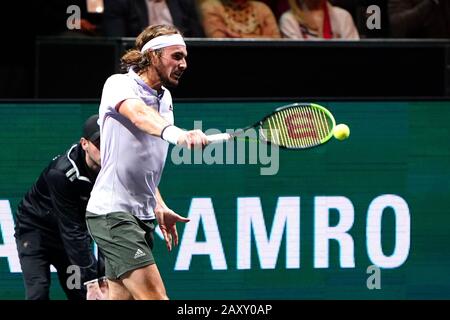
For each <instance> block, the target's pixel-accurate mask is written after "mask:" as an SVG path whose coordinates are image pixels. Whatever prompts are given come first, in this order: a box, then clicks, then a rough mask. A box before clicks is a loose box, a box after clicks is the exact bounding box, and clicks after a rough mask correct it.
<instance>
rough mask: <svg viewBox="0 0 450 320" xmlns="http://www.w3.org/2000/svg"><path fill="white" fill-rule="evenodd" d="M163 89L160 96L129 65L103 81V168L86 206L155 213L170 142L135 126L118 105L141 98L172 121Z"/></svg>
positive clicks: (143, 215) (151, 215) (145, 216)
mask: <svg viewBox="0 0 450 320" xmlns="http://www.w3.org/2000/svg"><path fill="white" fill-rule="evenodd" d="M163 89H164V91H163V93H162V94H160V95H158V93H157V91H156V90H153V89H152V88H150V87H149V86H148V85H147V84H146V83H145V82H144V81H143V80H142V79H141V78H140V77H139V76H138V75H137V74H136V73H135V72H134V71H133V70H131V69H130V71H129V72H128V73H127V74H115V75H112V76H111V77H109V78H108V79H107V80H106V82H105V85H104V87H103V93H102V99H101V102H100V108H99V125H100V137H101V138H100V152H101V170H100V173H99V174H98V177H97V180H96V181H95V185H94V188H93V190H92V193H91V197H90V199H89V203H88V206H87V211H89V212H92V213H95V214H107V213H111V212H117V211H122V212H129V213H131V214H133V215H135V216H137V217H138V218H140V219H143V220H148V219H153V218H154V217H155V215H154V213H153V208H154V207H155V205H156V200H155V191H156V188H157V186H158V184H159V181H160V179H161V174H162V171H163V168H164V163H165V161H166V157H167V151H168V147H169V144H168V142H166V141H164V140H162V139H161V138H159V137H155V136H152V135H149V134H147V133H144V132H143V131H141V130H139V129H138V128H137V127H136V126H135V125H133V124H132V123H131V121H130V120H128V119H127V118H125V117H124V116H122V115H121V114H120V113H119V112H118V111H117V108H116V107H117V106H118V105H119V103H121V102H122V101H124V100H127V99H140V100H142V101H143V102H144V103H145V104H146V105H147V106H148V107H149V108H154V109H155V110H157V111H158V112H159V113H160V115H161V116H162V117H163V118H165V119H166V120H167V121H168V122H169V123H171V124H173V123H174V119H173V112H172V109H173V108H172V96H171V94H170V92H169V90H167V89H165V88H163Z"/></svg>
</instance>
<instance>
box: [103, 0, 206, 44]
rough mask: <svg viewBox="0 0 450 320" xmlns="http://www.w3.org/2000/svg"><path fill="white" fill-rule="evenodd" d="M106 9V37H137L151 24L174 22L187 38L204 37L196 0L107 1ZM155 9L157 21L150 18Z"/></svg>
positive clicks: (104, 25)
mask: <svg viewBox="0 0 450 320" xmlns="http://www.w3.org/2000/svg"><path fill="white" fill-rule="evenodd" d="M152 6H158V8H152ZM161 6H162V7H161ZM104 8H105V9H104V12H103V28H104V34H105V36H107V37H137V36H138V35H139V34H140V33H141V32H142V30H144V29H145V28H146V27H148V26H149V25H152V24H170V25H174V26H175V27H176V28H177V29H178V30H180V31H181V33H182V34H183V36H184V37H191V38H199V37H204V36H205V33H204V32H203V27H202V25H201V24H200V20H199V16H198V12H197V6H196V1H195V0H104ZM163 8H164V9H166V10H164V9H163ZM155 10H157V11H156V12H154V14H155V16H154V17H153V18H155V19H157V20H158V21H155V20H154V19H152V17H150V15H151V13H152V11H155ZM161 19H163V20H161ZM167 19H169V20H171V23H169V22H168V21H167Z"/></svg>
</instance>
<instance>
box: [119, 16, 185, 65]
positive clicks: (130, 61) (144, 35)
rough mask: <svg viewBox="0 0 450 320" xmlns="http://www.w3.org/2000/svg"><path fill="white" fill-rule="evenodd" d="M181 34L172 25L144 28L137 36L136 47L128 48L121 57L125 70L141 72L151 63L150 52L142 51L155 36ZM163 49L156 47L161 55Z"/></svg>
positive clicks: (157, 52) (121, 63)
mask: <svg viewBox="0 0 450 320" xmlns="http://www.w3.org/2000/svg"><path fill="white" fill-rule="evenodd" d="M177 33H178V34H181V32H180V31H179V30H178V29H177V28H175V27H174V26H171V25H162V24H161V25H152V26H149V27H147V28H145V29H144V31H142V32H141V33H140V34H139V35H138V36H137V38H136V42H135V48H134V49H131V50H128V51H127V52H126V53H125V54H124V55H123V56H122V58H121V59H120V65H121V68H122V69H123V70H128V69H129V68H133V69H134V71H135V72H137V73H140V72H142V71H144V70H145V69H147V68H148V67H149V66H150V65H151V58H150V52H151V50H147V51H145V52H144V53H141V49H142V47H143V46H144V45H145V44H146V43H147V42H149V41H150V40H152V39H153V38H156V37H159V36H162V35H169V34H177ZM161 50H162V49H156V50H155V51H154V52H155V53H156V54H157V55H158V56H161V52H162V51H161Z"/></svg>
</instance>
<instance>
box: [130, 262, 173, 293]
mask: <svg viewBox="0 0 450 320" xmlns="http://www.w3.org/2000/svg"><path fill="white" fill-rule="evenodd" d="M122 283H123V285H124V286H125V287H126V288H127V289H128V291H129V292H130V293H131V295H132V296H133V298H134V299H136V300H168V299H169V298H168V297H167V293H166V288H165V287H164V283H163V281H162V279H161V275H160V274H159V270H158V267H157V266H156V264H151V265H148V266H145V267H142V268H139V269H135V270H132V271H130V272H128V273H126V274H125V275H124V277H123V278H122Z"/></svg>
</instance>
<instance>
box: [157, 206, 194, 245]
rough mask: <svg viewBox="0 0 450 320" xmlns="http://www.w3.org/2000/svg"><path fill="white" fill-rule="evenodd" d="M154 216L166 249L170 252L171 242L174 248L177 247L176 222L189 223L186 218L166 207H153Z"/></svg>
mask: <svg viewBox="0 0 450 320" xmlns="http://www.w3.org/2000/svg"><path fill="white" fill-rule="evenodd" d="M154 211H155V215H156V219H157V220H158V224H159V228H160V229H161V232H162V234H163V236H164V241H166V245H167V249H168V250H169V251H171V250H172V240H173V244H174V245H175V246H177V245H178V232H177V222H184V223H186V222H189V219H188V218H185V217H182V216H180V215H179V214H177V213H175V212H174V211H173V210H171V209H169V208H168V207H167V206H164V205H160V204H157V205H156V207H155V210H154Z"/></svg>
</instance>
